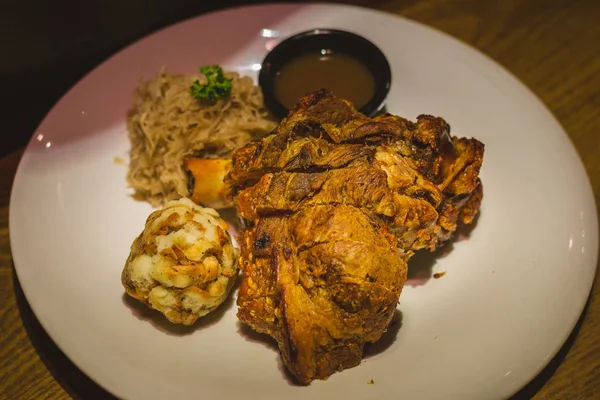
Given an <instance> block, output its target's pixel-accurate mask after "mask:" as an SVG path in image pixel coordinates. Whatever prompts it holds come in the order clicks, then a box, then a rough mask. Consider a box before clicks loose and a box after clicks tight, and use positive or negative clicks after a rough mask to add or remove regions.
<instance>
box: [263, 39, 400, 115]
mask: <svg viewBox="0 0 600 400" xmlns="http://www.w3.org/2000/svg"><path fill="white" fill-rule="evenodd" d="M322 49H325V50H330V51H331V52H334V53H342V54H345V55H347V56H350V57H353V58H355V59H356V60H358V61H360V62H361V63H363V64H364V65H365V66H366V67H367V68H368V69H369V71H370V72H371V74H373V78H374V79H375V94H374V95H373V97H372V98H371V100H369V101H368V102H367V104H365V105H364V106H363V107H362V108H361V109H360V110H359V111H360V112H361V113H363V114H365V115H367V116H373V115H374V114H376V113H377V112H378V111H380V110H381V109H382V108H383V106H384V104H385V99H386V97H387V95H388V93H389V91H390V87H391V85H392V71H391V69H390V64H389V63H388V60H387V58H386V57H385V55H384V54H383V52H382V51H381V50H379V48H378V47H377V46H375V45H374V44H373V43H371V42H370V41H368V40H367V39H365V38H364V37H362V36H359V35H357V34H355V33H352V32H347V31H342V30H337V29H312V30H310V31H305V32H301V33H298V34H296V35H293V36H290V37H288V38H287V39H285V40H283V41H282V42H281V43H279V44H278V45H277V46H275V48H274V49H273V50H271V51H270V52H269V54H267V56H266V57H265V59H264V60H263V62H262V65H261V70H260V73H259V75H258V84H259V86H260V87H261V88H262V91H263V96H264V101H265V105H266V106H267V108H268V109H269V110H270V111H271V112H272V113H273V114H274V115H275V116H277V117H279V118H283V117H285V116H286V115H287V114H288V112H289V110H288V109H287V108H286V107H285V106H283V105H282V104H281V103H280V102H279V101H278V100H277V98H276V97H275V87H274V82H275V76H276V74H277V72H278V71H279V70H280V69H281V68H282V67H283V66H284V65H285V63H287V62H288V61H289V60H291V59H292V58H294V57H297V56H300V55H302V54H305V53H311V52H317V51H320V50H322Z"/></svg>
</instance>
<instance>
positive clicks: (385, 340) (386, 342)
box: [363, 309, 402, 360]
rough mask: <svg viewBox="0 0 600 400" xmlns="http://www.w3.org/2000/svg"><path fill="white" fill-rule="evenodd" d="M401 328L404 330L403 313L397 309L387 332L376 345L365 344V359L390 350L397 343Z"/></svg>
mask: <svg viewBox="0 0 600 400" xmlns="http://www.w3.org/2000/svg"><path fill="white" fill-rule="evenodd" d="M400 328H402V311H400V310H398V309H396V312H395V313H394V316H393V317H392V320H391V321H390V324H389V325H388V328H387V330H386V331H385V332H384V333H383V335H381V338H380V339H379V340H378V341H376V342H375V343H367V344H365V349H364V353H363V359H364V360H366V359H369V358H371V357H374V356H376V355H378V354H381V353H383V352H384V351H386V350H387V349H389V348H390V347H391V346H392V344H394V342H395V341H396V337H397V336H398V332H399V331H400Z"/></svg>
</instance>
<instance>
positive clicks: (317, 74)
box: [274, 50, 375, 109]
mask: <svg viewBox="0 0 600 400" xmlns="http://www.w3.org/2000/svg"><path fill="white" fill-rule="evenodd" d="M323 53H324V54H323ZM274 89H275V97H276V98H277V100H278V101H279V102H280V103H281V104H282V105H283V106H284V107H286V108H288V109H290V108H292V107H293V106H294V105H295V104H296V103H297V102H298V100H300V98H302V97H303V96H304V95H305V94H306V93H308V92H312V91H315V90H319V89H328V90H331V91H332V92H333V93H334V94H335V95H337V96H339V97H342V98H344V99H346V100H348V101H350V102H351V103H352V104H353V105H354V107H355V108H357V109H360V108H361V107H363V106H364V105H366V104H367V103H368V102H369V100H371V99H372V98H373V96H374V95H375V78H374V77H373V74H372V73H371V71H369V69H368V68H367V67H366V66H365V65H364V64H363V63H361V62H360V61H358V60H357V59H355V58H353V57H351V56H348V55H345V54H341V53H330V52H326V51H325V50H322V51H321V52H320V53H307V54H303V55H300V56H298V57H294V58H292V59H290V60H289V61H288V62H287V63H286V64H284V65H283V67H281V69H280V70H279V71H278V72H277V73H276V75H275V80H274Z"/></svg>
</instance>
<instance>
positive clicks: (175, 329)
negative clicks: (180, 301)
mask: <svg viewBox="0 0 600 400" xmlns="http://www.w3.org/2000/svg"><path fill="white" fill-rule="evenodd" d="M239 285H240V278H239V277H238V279H236V280H235V283H234V284H233V287H232V288H231V292H230V294H229V296H227V299H226V300H225V301H224V302H223V304H221V305H220V306H219V307H218V308H217V309H216V310H215V311H213V312H211V313H210V314H208V315H206V316H204V317H202V318H198V320H197V321H196V322H195V323H194V325H191V326H186V325H182V324H173V323H171V322H169V320H168V319H167V318H166V317H165V316H164V315H162V314H161V313H160V312H158V311H156V310H154V309H151V308H149V307H148V306H146V305H145V304H143V303H142V302H141V301H138V300H136V299H134V298H132V297H131V296H129V295H128V294H127V293H123V296H122V299H123V304H125V305H126V306H127V307H128V308H129V309H130V310H131V313H132V314H133V316H134V317H136V318H137V319H139V320H141V321H146V322H149V323H150V324H152V325H153V326H154V327H155V328H156V329H158V330H160V331H161V332H164V333H166V334H167V335H171V336H186V335H190V334H192V333H194V332H196V331H197V330H199V329H205V328H209V327H211V326H213V325H214V324H216V323H217V322H219V321H220V320H221V318H223V315H225V313H226V312H227V311H229V310H230V309H231V307H233V306H234V304H235V299H236V298H237V294H236V292H237V289H238V287H239Z"/></svg>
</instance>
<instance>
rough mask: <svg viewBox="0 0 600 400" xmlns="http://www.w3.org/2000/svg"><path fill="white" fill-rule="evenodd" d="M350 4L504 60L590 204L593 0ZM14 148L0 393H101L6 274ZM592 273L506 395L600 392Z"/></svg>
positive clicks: (0, 263)
mask: <svg viewBox="0 0 600 400" xmlns="http://www.w3.org/2000/svg"><path fill="white" fill-rule="evenodd" d="M198 3H200V2H198ZM352 3H354V4H362V5H368V6H370V7H373V8H377V9H381V10H385V11H388V12H391V13H395V14H398V15H403V16H406V17H408V18H412V19H414V20H417V21H420V22H422V23H425V24H427V25H430V26H433V27H435V28H437V29H440V30H442V31H445V32H447V33H449V34H451V35H453V36H455V37H457V38H459V39H461V40H463V41H465V42H467V43H469V44H471V45H472V46H474V47H476V48H478V49H479V50H481V51H483V52H484V53H486V54H488V55H489V56H491V57H492V58H493V59H495V60H496V61H498V62H499V63H500V64H502V65H504V66H505V67H506V68H508V70H510V71H511V72H512V73H514V74H515V75H516V76H517V77H518V78H520V79H521V80H522V81H523V82H524V83H525V84H526V85H527V86H529V87H530V88H531V89H532V90H533V91H534V92H535V93H536V94H537V95H538V96H539V97H540V98H541V100H542V101H543V102H544V103H545V104H546V105H547V106H548V107H549V109H550V110H551V111H552V112H553V113H554V115H556V117H557V118H558V120H559V121H560V122H561V123H562V125H563V126H564V128H565V130H566V131H567V133H568V134H569V136H570V137H571V139H572V141H573V142H574V144H575V146H576V148H577V150H578V151H579V154H580V155H581V157H582V159H583V162H584V164H585V167H586V169H587V172H588V174H589V176H590V179H591V181H592V185H593V188H594V193H595V196H596V202H597V204H600V47H599V45H598V43H600V24H599V23H598V17H600V2H598V1H596V0H581V1H571V0H556V1H553V0H535V1H528V0H512V1H499V2H488V1H480V0H470V1H461V2H458V1H447V0H423V1H417V0H408V1H407V0H402V1H401V0H397V1H383V0H380V1H371V2H367V1H353V2H352ZM213 8H214V7H213ZM99 40H100V39H99ZM66 89H67V87H64V88H63V90H66ZM40 117H41V115H36V116H35V118H38V119H39V118H40ZM22 151H23V150H22V149H21V150H18V151H16V152H13V153H11V154H9V155H6V156H4V157H2V158H1V159H0V399H39V398H51V399H65V398H71V397H73V398H83V399H91V398H93V399H96V398H100V399H102V398H111V396H110V395H109V394H108V393H106V392H105V391H104V390H103V389H101V388H99V387H98V386H97V385H95V384H94V383H93V382H92V381H91V380H90V379H89V378H87V377H86V376H85V375H84V374H83V373H81V372H80V371H79V370H78V369H77V368H76V367H75V366H74V365H73V364H72V363H71V362H70V361H69V360H68V359H67V358H66V357H65V356H64V355H63V354H62V353H61V351H60V350H59V349H58V348H57V347H56V346H55V345H54V344H53V342H52V341H51V340H50V339H49V338H48V336H47V335H46V333H45V332H44V331H43V329H42V328H41V327H40V324H39V322H38V321H37V320H36V318H35V316H34V315H33V314H32V312H31V309H30V308H29V306H28V304H27V302H26V300H25V299H24V297H23V293H22V292H21V288H20V286H19V283H18V280H17V279H16V276H15V273H14V268H13V264H12V258H11V251H10V245H9V233H8V203H9V194H10V187H11V183H12V177H13V174H14V171H15V169H16V166H17V164H18V161H19V158H20V155H21V154H22ZM599 281H600V275H597V276H596V280H595V285H594V288H593V290H592V294H591V297H590V300H589V301H588V304H587V307H586V311H585V312H584V314H583V316H582V318H581V319H580V321H579V323H578V325H577V328H576V329H575V330H574V332H573V334H572V335H571V337H570V338H569V339H568V341H567V343H566V344H565V346H564V347H563V348H562V350H561V351H560V352H559V354H558V355H557V356H556V358H555V359H554V360H552V362H551V363H550V364H549V366H548V367H547V368H546V369H545V370H544V371H543V372H542V373H541V374H540V375H539V376H538V377H536V378H535V379H534V380H533V381H532V382H531V383H530V384H529V385H528V386H526V387H525V388H524V389H523V390H522V391H521V392H519V393H518V394H517V395H516V396H515V399H528V398H534V399H598V398H600V293H599V291H600V282H599Z"/></svg>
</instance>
